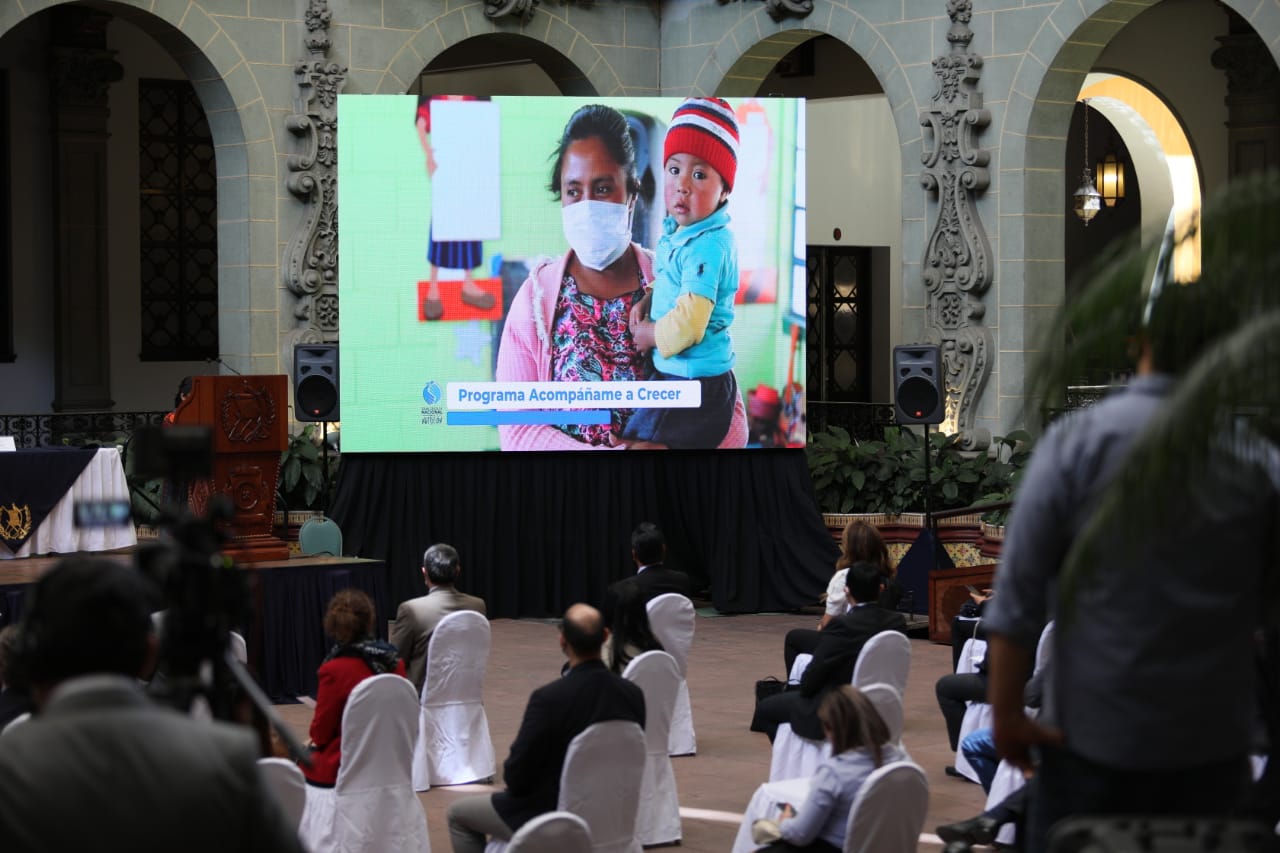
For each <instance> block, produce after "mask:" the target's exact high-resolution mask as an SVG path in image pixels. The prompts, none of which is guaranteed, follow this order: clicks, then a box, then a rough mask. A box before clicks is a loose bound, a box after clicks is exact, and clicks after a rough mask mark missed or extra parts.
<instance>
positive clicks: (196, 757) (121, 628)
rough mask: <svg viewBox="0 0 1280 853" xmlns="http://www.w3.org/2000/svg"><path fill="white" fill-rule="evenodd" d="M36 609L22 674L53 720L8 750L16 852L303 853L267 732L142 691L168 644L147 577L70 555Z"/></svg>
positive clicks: (3, 763) (10, 828) (9, 818)
mask: <svg viewBox="0 0 1280 853" xmlns="http://www.w3.org/2000/svg"><path fill="white" fill-rule="evenodd" d="M28 601H29V604H28V607H27V610H26V613H25V615H24V617H23V621H22V630H21V635H20V637H21V639H20V648H19V657H18V663H19V665H20V666H21V667H22V669H23V672H24V674H25V677H26V679H27V682H28V683H29V684H30V685H31V692H32V698H33V699H34V701H35V704H36V707H37V708H38V709H39V711H38V713H37V714H36V715H35V716H34V717H32V719H31V720H30V721H28V722H27V723H25V724H24V725H23V726H22V727H21V728H19V729H16V730H14V731H13V732H11V733H10V734H8V735H6V736H5V738H4V748H3V749H0V827H3V835H4V849H5V851H6V853H27V851H30V853H44V851H51V850H95V851H121V853H125V851H137V850H183V851H190V852H191V853H200V851H207V853H228V851H261V853H293V851H297V853H302V846H301V844H300V843H299V841H298V833H297V832H296V830H295V829H294V827H292V826H289V825H288V824H287V823H286V822H285V818H284V815H283V813H282V812H281V810H280V808H279V806H278V805H277V804H276V800H275V796H274V795H273V794H272V793H271V791H270V789H269V788H268V787H267V785H266V784H265V782H264V780H263V778H262V776H261V774H260V773H259V771H258V767H257V763H256V762H257V759H258V757H259V753H258V741H257V737H256V736H255V735H254V733H253V731H251V730H250V729H248V728H243V727H240V726H232V725H227V724H224V723H214V722H197V721H195V720H192V719H191V718H190V717H188V716H186V715H184V714H179V713H177V712H176V711H174V710H172V709H169V708H162V707H160V706H158V705H155V704H153V703H152V702H151V700H150V699H149V698H147V696H146V695H145V694H144V693H143V692H142V689H141V688H140V687H139V686H138V681H137V677H138V675H139V674H141V673H143V672H149V671H150V670H151V669H152V668H153V667H154V660H155V654H156V636H155V634H154V633H153V631H152V628H151V615H150V608H149V606H148V587H147V585H146V582H145V581H144V580H143V578H142V577H141V576H140V575H139V574H138V572H137V570H136V569H134V568H133V567H131V566H125V565H122V564H120V563H116V562H113V561H110V560H105V559H102V558H95V557H87V556H77V557H69V558H67V559H66V560H63V561H62V562H61V563H59V564H58V566H56V567H55V568H54V569H53V570H52V571H50V572H49V573H48V574H46V575H45V576H44V577H42V578H41V579H40V580H39V582H37V584H36V586H35V590H34V592H33V593H32V594H31V597H30V598H29V600H28Z"/></svg>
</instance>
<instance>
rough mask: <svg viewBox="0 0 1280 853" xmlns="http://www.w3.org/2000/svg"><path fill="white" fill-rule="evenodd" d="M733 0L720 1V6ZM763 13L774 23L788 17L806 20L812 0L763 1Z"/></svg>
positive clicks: (811, 8)
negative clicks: (767, 14) (766, 13)
mask: <svg viewBox="0 0 1280 853" xmlns="http://www.w3.org/2000/svg"><path fill="white" fill-rule="evenodd" d="M732 2H734V0H720V5H721V6H723V5H724V4H726V3H732ZM764 7H765V11H766V12H768V13H769V17H770V18H773V19H774V20H775V21H781V20H782V19H783V18H786V17H788V16H790V17H794V18H806V17H808V16H809V14H810V13H811V12H812V11H813V0H764Z"/></svg>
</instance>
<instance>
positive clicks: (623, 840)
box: [560, 714, 647, 853]
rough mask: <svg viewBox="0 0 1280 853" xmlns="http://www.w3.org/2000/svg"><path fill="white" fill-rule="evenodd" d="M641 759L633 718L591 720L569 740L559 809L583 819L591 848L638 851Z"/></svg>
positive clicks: (604, 852)
mask: <svg viewBox="0 0 1280 853" xmlns="http://www.w3.org/2000/svg"><path fill="white" fill-rule="evenodd" d="M646 716H647V714H646ZM644 764H645V744H644V731H643V730H641V728H640V726H638V725H637V724H635V723H631V722H626V721H624V720H609V721H607V722H603V723H594V724H592V725H590V726H588V727H587V728H586V730H584V731H583V732H582V733H581V734H579V735H578V736H577V737H575V738H574V739H573V740H572V741H570V742H569V751H568V752H567V753H565V757H564V767H563V768H562V769H561V771H560V809H561V810H562V811H567V812H573V813H574V814H576V815H577V816H578V817H580V818H582V819H583V820H585V821H586V822H587V826H588V827H589V828H590V829H591V849H592V850H594V851H595V853H640V839H639V837H638V836H637V835H636V808H637V806H638V805H639V802H640V787H641V783H642V780H643V778H644Z"/></svg>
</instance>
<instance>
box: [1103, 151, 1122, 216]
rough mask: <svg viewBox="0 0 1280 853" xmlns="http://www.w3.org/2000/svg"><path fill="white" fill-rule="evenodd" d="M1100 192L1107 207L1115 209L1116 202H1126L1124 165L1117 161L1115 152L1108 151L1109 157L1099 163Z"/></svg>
mask: <svg viewBox="0 0 1280 853" xmlns="http://www.w3.org/2000/svg"><path fill="white" fill-rule="evenodd" d="M1097 175H1098V192H1100V193H1102V201H1103V203H1104V204H1105V205H1106V206H1107V207H1115V206H1116V202H1118V201H1123V200H1124V163H1121V162H1120V161H1119V160H1118V159H1116V155H1115V152H1113V151H1108V152H1107V156H1105V157H1103V158H1102V159H1101V160H1099V161H1098V171H1097Z"/></svg>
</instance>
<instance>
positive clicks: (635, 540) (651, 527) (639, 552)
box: [631, 521, 667, 566]
mask: <svg viewBox="0 0 1280 853" xmlns="http://www.w3.org/2000/svg"><path fill="white" fill-rule="evenodd" d="M666 548H667V539H666V537H665V536H663V535H662V528H660V527H658V525H656V524H654V523H653V522H652V521H642V522H640V523H639V524H637V525H636V529H635V530H633V531H631V551H632V553H634V554H635V555H636V559H637V560H639V561H640V564H641V565H642V566H648V565H651V564H652V563H657V562H661V560H662V555H663V553H664V552H665V551H666Z"/></svg>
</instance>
